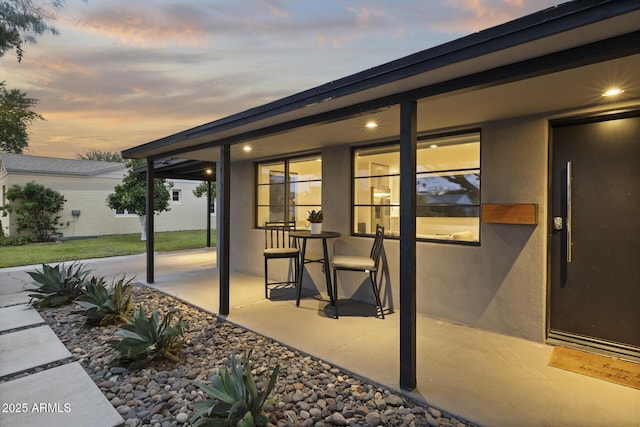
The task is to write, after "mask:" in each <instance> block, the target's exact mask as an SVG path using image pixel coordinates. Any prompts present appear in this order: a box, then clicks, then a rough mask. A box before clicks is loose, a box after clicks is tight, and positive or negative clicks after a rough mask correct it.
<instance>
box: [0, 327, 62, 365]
mask: <svg viewBox="0 0 640 427" xmlns="http://www.w3.org/2000/svg"><path fill="white" fill-rule="evenodd" d="M70 356H71V353H69V350H67V348H66V347H65V346H64V344H62V341H60V340H59V339H58V337H57V336H56V334H54V333H53V331H52V330H51V328H50V327H49V326H36V327H35V328H30V329H25V330H22V331H17V332H11V333H8V334H5V335H0V377H2V376H5V375H9V374H13V373H16V372H20V371H24V370H26V369H30V368H35V367H36V366H41V365H45V364H47V363H51V362H55V361H56V360H61V359H64V358H67V357H70Z"/></svg>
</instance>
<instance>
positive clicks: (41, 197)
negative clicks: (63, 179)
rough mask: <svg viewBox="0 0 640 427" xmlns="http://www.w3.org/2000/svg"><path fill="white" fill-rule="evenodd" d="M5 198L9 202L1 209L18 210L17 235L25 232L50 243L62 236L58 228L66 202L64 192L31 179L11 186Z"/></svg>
mask: <svg viewBox="0 0 640 427" xmlns="http://www.w3.org/2000/svg"><path fill="white" fill-rule="evenodd" d="M6 198H7V200H8V201H9V203H8V204H7V205H5V206H2V207H1V209H2V210H5V211H7V212H9V213H13V212H15V214H16V223H17V225H18V234H21V233H23V232H26V233H27V235H28V236H29V235H32V236H33V237H35V239H36V241H38V242H49V241H51V240H53V238H54V237H55V236H60V235H61V233H59V232H58V231H57V228H58V226H60V224H59V220H60V215H59V213H60V212H62V209H63V208H64V202H65V199H64V197H63V196H62V194H60V193H59V192H57V191H56V190H53V189H51V188H47V187H45V186H44V185H41V184H36V183H35V182H28V183H26V184H25V185H24V186H21V185H13V186H11V188H9V190H7V193H6Z"/></svg>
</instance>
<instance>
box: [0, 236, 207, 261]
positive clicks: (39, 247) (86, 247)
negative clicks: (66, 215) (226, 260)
mask: <svg viewBox="0 0 640 427" xmlns="http://www.w3.org/2000/svg"><path fill="white" fill-rule="evenodd" d="M215 241H216V231H215V230H212V231H211V245H212V246H214V245H215ZM206 245H207V232H206V231H205V230H195V231H171V232H165V233H155V245H154V249H155V251H156V252H166V251H179V250H183V249H197V248H204V247H205V246H206ZM145 250H146V242H143V241H141V240H140V233H136V234H122V235H115V236H104V237H95V238H90V239H79V240H66V241H63V242H57V243H34V244H30V245H24V246H0V268H4V267H16V266H20V265H32V264H43V263H54V262H62V261H73V260H78V259H88V258H104V257H110V256H120V255H132V254H139V253H143V252H144V251H145Z"/></svg>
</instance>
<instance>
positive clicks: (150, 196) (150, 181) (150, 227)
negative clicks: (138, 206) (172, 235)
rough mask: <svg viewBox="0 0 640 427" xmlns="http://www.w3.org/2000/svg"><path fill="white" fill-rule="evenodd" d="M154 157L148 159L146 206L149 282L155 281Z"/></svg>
mask: <svg viewBox="0 0 640 427" xmlns="http://www.w3.org/2000/svg"><path fill="white" fill-rule="evenodd" d="M153 164H154V161H153V159H147V206H146V216H145V219H146V225H145V227H146V232H147V283H153V282H154V280H155V279H154V277H153V273H154V271H153V270H154V264H155V263H154V261H155V260H154V255H153V249H154V237H155V235H154V224H153V220H154V210H153V206H154V205H155V192H154V187H155V186H154V178H155V170H154V168H153Z"/></svg>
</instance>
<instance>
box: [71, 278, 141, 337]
mask: <svg viewBox="0 0 640 427" xmlns="http://www.w3.org/2000/svg"><path fill="white" fill-rule="evenodd" d="M133 279H134V278H133V277H132V278H131V279H128V280H127V278H126V276H125V275H124V273H123V274H122V277H121V278H119V279H118V278H114V279H113V282H112V283H111V286H110V287H108V288H107V287H106V286H105V281H104V278H102V277H101V278H96V277H93V278H91V280H90V281H89V282H88V283H87V285H86V287H85V290H84V292H83V293H82V295H80V296H79V297H78V298H77V299H76V302H77V303H78V304H79V305H80V306H81V307H82V308H84V311H82V314H84V315H85V316H86V322H87V324H89V325H109V324H111V323H115V322H118V321H127V320H128V319H129V315H130V314H131V310H132V309H133V297H132V293H131V289H130V288H131V282H132V281H133Z"/></svg>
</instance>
